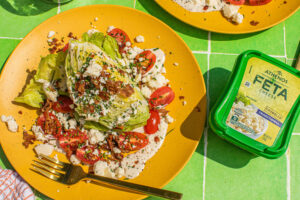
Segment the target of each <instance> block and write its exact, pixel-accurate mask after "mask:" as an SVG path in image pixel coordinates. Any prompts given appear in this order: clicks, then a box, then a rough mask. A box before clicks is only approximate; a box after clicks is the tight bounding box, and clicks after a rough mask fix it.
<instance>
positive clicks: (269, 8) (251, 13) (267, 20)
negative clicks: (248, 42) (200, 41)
mask: <svg viewBox="0 0 300 200" xmlns="http://www.w3.org/2000/svg"><path fill="white" fill-rule="evenodd" d="M155 1H156V2H157V3H158V4H159V5H160V6H161V7H162V8H163V9H164V10H166V11H167V12H169V13H170V14H172V15H173V16H174V17H176V18H178V19H179V20H181V21H183V22H185V23H187V24H190V25H192V26H195V27H197V28H201V29H204V30H207V31H212V32H217V33H227V34H240V33H252V32H257V31H262V30H265V29H267V28H271V27H272V26H275V25H276V24H279V23H280V22H282V21H283V20H285V19H287V18H288V17H289V16H291V15H292V14H293V13H295V12H296V11H297V10H298V8H299V7H300V0H272V2H270V3H269V4H266V5H263V6H247V5H243V6H241V8H240V10H239V12H240V13H241V14H243V15H244V21H243V23H241V24H239V25H235V24H233V23H231V22H229V21H228V20H227V19H226V18H225V17H223V16H222V13H221V12H220V11H214V12H208V13H199V12H189V11H187V10H185V9H184V8H182V7H181V6H180V5H178V4H177V3H175V2H173V0H155ZM284 2H286V3H284ZM252 20H253V21H257V22H259V23H258V24H257V25H256V26H253V25H251V24H250V22H251V21H252Z"/></svg>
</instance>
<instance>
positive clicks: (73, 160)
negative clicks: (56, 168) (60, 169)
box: [70, 154, 80, 165]
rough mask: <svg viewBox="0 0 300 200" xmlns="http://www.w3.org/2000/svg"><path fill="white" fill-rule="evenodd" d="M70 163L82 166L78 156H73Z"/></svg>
mask: <svg viewBox="0 0 300 200" xmlns="http://www.w3.org/2000/svg"><path fill="white" fill-rule="evenodd" d="M70 161H71V163H72V164H73V165H79V164H80V160H79V159H78V158H77V157H76V155H74V154H73V155H71V157H70Z"/></svg>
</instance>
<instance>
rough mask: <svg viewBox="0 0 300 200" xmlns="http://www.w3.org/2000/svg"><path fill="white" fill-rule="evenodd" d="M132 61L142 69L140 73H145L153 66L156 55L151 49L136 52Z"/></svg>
mask: <svg viewBox="0 0 300 200" xmlns="http://www.w3.org/2000/svg"><path fill="white" fill-rule="evenodd" d="M140 60H141V61H140ZM134 62H135V64H136V65H137V67H138V68H139V69H141V70H142V74H145V73H147V72H148V71H150V69H151V68H152V67H153V66H154V64H155V62H156V56H155V54H154V53H153V52H152V51H150V50H146V51H143V52H142V53H140V54H138V55H137V56H136V57H135V58H134Z"/></svg>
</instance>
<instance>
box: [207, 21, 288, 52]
mask: <svg viewBox="0 0 300 200" xmlns="http://www.w3.org/2000/svg"><path fill="white" fill-rule="evenodd" d="M283 26H284V24H283V23H281V24H279V25H277V26H275V27H273V28H270V29H268V30H265V31H261V32H258V33H250V34H245V35H224V34H218V33H212V36H211V39H212V42H211V49H212V52H221V53H236V54H240V53H242V52H243V51H245V49H252V50H259V51H262V52H264V53H266V54H270V55H281V56H284V40H283V38H284V33H283ZM266 47H267V48H266Z"/></svg>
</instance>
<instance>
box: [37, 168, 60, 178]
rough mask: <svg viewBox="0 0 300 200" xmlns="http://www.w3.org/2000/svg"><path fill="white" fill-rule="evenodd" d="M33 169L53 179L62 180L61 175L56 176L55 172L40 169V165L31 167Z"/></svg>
mask: <svg viewBox="0 0 300 200" xmlns="http://www.w3.org/2000/svg"><path fill="white" fill-rule="evenodd" d="M31 170H33V171H35V172H37V173H39V174H42V175H43V176H46V177H47V178H50V179H52V180H55V181H59V180H60V178H59V177H57V176H54V175H53V174H50V173H48V172H46V171H44V170H42V169H40V168H38V167H35V166H33V169H31Z"/></svg>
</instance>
